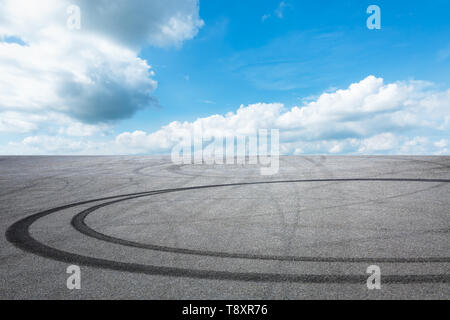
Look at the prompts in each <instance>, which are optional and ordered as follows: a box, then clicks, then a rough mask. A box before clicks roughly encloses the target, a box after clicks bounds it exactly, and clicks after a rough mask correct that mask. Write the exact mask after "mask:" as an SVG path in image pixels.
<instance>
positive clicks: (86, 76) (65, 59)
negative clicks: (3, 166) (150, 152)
mask: <svg viewBox="0 0 450 320" xmlns="http://www.w3.org/2000/svg"><path fill="white" fill-rule="evenodd" d="M71 4H76V5H78V6H79V7H80V9H81V29H80V30H69V29H68V28H67V24H66V22H67V19H68V17H69V15H68V13H67V8H68V7H69V5H71ZM198 11H199V8H198V1H197V0H154V1H145V0H133V1H130V0H118V1H114V3H112V2H110V1H104V0H98V1H88V0H78V1H68V0H42V1H28V0H4V1H2V2H1V3H0V116H1V119H2V120H1V121H0V131H4V132H30V131H33V130H37V129H39V128H40V127H41V128H42V127H46V126H47V125H48V122H49V121H51V120H52V119H54V118H55V116H54V114H59V115H60V116H64V117H66V119H67V118H70V119H72V120H73V123H72V124H69V127H72V129H73V127H74V126H77V125H78V124H77V123H84V124H88V125H94V124H99V125H100V126H104V125H105V124H107V123H111V122H113V121H116V120H119V119H124V118H129V117H131V116H132V115H133V114H135V113H136V112H137V111H138V110H140V109H143V108H147V107H149V106H151V105H152V104H155V103H156V99H155V98H154V97H153V96H152V92H153V91H154V90H155V89H156V87H157V82H156V81H155V80H154V79H152V78H153V76H154V73H153V71H152V70H151V67H150V65H149V64H148V63H147V61H145V60H143V59H141V58H139V57H138V52H139V50H140V49H141V48H142V47H143V46H146V45H156V46H170V45H175V46H179V45H181V43H182V42H183V41H184V40H187V39H191V38H192V37H194V36H195V35H196V34H197V32H198V30H199V28H200V27H201V26H202V24H203V21H202V20H201V19H200V18H199V15H198ZM65 123H66V124H67V121H65ZM78 126H79V125H78ZM72 129H70V128H65V129H64V128H63V129H62V130H63V131H64V130H66V131H67V130H68V131H67V132H71V131H72V132H73V130H72Z"/></svg>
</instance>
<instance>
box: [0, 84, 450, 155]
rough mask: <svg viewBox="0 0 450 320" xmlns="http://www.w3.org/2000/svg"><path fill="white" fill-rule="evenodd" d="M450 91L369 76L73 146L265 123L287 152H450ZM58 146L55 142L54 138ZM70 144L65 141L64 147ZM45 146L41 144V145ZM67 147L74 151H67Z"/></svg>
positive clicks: (147, 146)
mask: <svg viewBox="0 0 450 320" xmlns="http://www.w3.org/2000/svg"><path fill="white" fill-rule="evenodd" d="M449 106H450V90H446V91H437V90H435V89H434V85H433V84H431V83H425V82H420V81H406V82H395V83H388V84H385V83H384V81H383V79H381V78H376V77H374V76H369V77H367V78H366V79H363V80H362V81H360V82H358V83H354V84H352V85H350V86H349V88H347V89H345V90H336V91H335V92H332V93H330V92H327V93H324V94H322V95H320V96H319V97H318V98H317V99H316V100H313V101H309V102H306V103H305V104H304V105H302V106H294V107H292V108H290V109H287V108H285V106H284V105H283V104H281V103H257V104H252V105H248V106H240V108H239V109H238V110H237V111H236V112H230V113H227V114H225V115H211V116H209V117H205V118H199V119H197V120H195V121H193V122H179V121H175V122H172V123H170V124H168V125H167V126H164V127H162V128H161V129H159V130H157V131H155V132H151V133H147V132H144V131H135V132H124V133H121V134H120V135H118V136H117V137H116V138H115V139H114V140H113V141H107V142H101V143H93V142H89V141H85V140H83V141H85V142H83V143H78V144H76V143H75V145H74V153H85V154H155V153H165V154H168V153H170V150H171V148H172V147H173V146H174V145H175V144H177V142H178V141H179V140H180V139H181V138H183V137H185V136H186V135H187V134H190V133H198V132H202V133H203V135H204V137H205V138H208V137H211V136H228V137H232V136H243V135H253V134H255V133H256V132H257V130H258V129H279V130H280V140H281V141H280V142H281V144H280V147H281V150H280V151H281V153H282V154H303V153H325V154H326V153H331V154H448V153H449V149H448V145H449V144H448V140H447V139H443V138H442V137H447V136H449V133H450V126H449V123H448V121H447V120H446V119H447V115H448V113H449ZM32 141H33V143H34V144H33V145H32V146H33V148H35V149H32V148H31V147H30V142H29V141H25V140H24V141H22V142H20V143H16V144H13V145H10V146H8V147H5V148H3V149H0V153H14V152H13V151H12V150H16V152H20V154H23V153H33V152H32V151H33V150H40V153H52V152H54V147H53V146H52V149H47V147H46V145H45V144H46V143H48V142H49V140H48V138H40V137H34V138H33V140H32ZM53 145H56V143H54V144H53ZM70 145H71V144H70V143H66V145H65V149H64V150H65V151H66V150H67V146H70ZM38 146H39V147H38ZM66 152H67V151H66Z"/></svg>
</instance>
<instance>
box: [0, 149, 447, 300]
mask: <svg viewBox="0 0 450 320" xmlns="http://www.w3.org/2000/svg"><path fill="white" fill-rule="evenodd" d="M91 200H92V201H91ZM449 205H450V157H408V156H398V157H390V156H377V157H375V156H373V157H369V156H364V157H363V156H361V157H349V156H346V157H324V156H311V157H300V156H299V157H294V156H292V157H281V159H280V170H279V173H278V174H276V175H273V176H261V175H260V170H259V167H258V166H256V165H174V164H173V163H172V162H171V161H170V158H169V157H0V233H1V237H0V242H1V243H0V244H1V245H0V248H1V249H0V250H1V251H0V299H449V298H450V290H449V288H450V272H449V271H450V268H449V264H450V247H449V240H450V237H449V230H450V209H449ZM71 264H76V265H79V266H80V267H81V285H82V288H81V289H80V290H69V289H67V287H66V280H67V277H68V276H69V275H68V274H67V273H66V268H67V267H68V266H69V265H71ZM370 265H377V266H379V267H380V269H381V289H380V290H368V288H367V286H366V279H367V277H368V276H369V275H368V274H367V273H366V269H367V267H368V266H370Z"/></svg>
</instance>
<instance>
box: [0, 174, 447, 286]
mask: <svg viewBox="0 0 450 320" xmlns="http://www.w3.org/2000/svg"><path fill="white" fill-rule="evenodd" d="M331 181H385V182H388V181H390V182H434V183H449V182H450V180H446V179H394V178H389V179H388V178H379V179H370V178H358V179H310V180H283V181H265V182H243V183H231V184H222V185H205V186H196V187H184V188H175V189H165V190H155V191H147V192H139V193H131V194H125V195H118V196H111V197H104V198H99V199H92V200H87V201H82V202H77V203H72V204H68V205H65V206H61V207H57V208H53V209H49V210H46V211H42V212H39V213H36V214H33V215H31V216H28V217H26V218H24V219H22V220H19V221H18V222H16V223H14V224H13V225H12V226H10V227H9V228H8V230H7V231H6V238H7V240H8V241H9V242H10V243H12V244H13V245H15V246H16V247H18V248H20V249H22V250H24V251H27V252H30V253H33V254H36V255H39V256H42V257H45V258H49V259H52V260H56V261H60V262H65V263H75V264H79V265H84V266H90V267H95V268H104V269H109V270H116V271H124V272H135V273H144V274H151V275H163V276H175V277H190V278H200V279H216V280H236V281H262V282H305V283H364V282H365V281H366V279H367V276H366V275H336V274H334V275H317V274H302V275H295V274H279V273H246V272H228V271H213V270H194V269H185V268H175V267H163V266H153V265H143V264H137V263H126V262H118V261H112V260H106V259H100V258H93V257H88V256H83V255H79V254H75V253H70V252H66V251H63V250H59V249H55V248H52V247H49V246H47V245H45V244H43V243H40V242H39V241H37V240H36V239H34V238H33V237H32V236H31V235H30V232H29V228H30V226H31V225H32V224H33V223H34V222H35V221H37V220H39V219H41V218H43V217H45V216H48V215H50V214H53V213H55V212H58V211H61V210H64V209H68V208H72V207H75V206H80V205H84V204H89V203H93V202H98V201H106V200H113V199H115V200H113V201H110V202H107V203H102V204H99V205H96V206H93V207H91V208H89V209H87V210H84V211H83V212H82V213H81V214H80V215H79V218H80V219H75V218H74V220H73V224H74V225H76V226H77V227H79V225H78V224H79V223H81V225H82V224H83V223H84V221H83V219H81V218H83V215H84V218H85V217H86V216H87V215H88V214H89V213H91V212H93V211H95V210H97V209H98V208H101V207H104V206H107V205H111V204H113V203H117V202H120V201H126V200H131V199H136V198H140V197H146V196H151V195H155V194H161V193H169V192H180V191H186V190H196V189H205V188H217V187H227V186H244V185H256V184H275V183H302V182H331ZM77 221H78V222H77ZM84 225H85V224H84ZM84 231H86V230H84ZM94 232H95V231H94ZM91 236H92V235H91ZM98 236H100V237H107V238H105V239H103V240H105V241H119V242H122V243H119V244H124V243H123V242H124V241H125V242H126V243H128V244H130V243H129V241H126V240H121V239H115V238H112V239H110V238H111V237H109V236H105V235H101V234H98ZM135 244H136V243H133V244H132V246H134V245H135ZM138 245H142V244H138ZM146 246H147V245H146ZM152 247H154V246H152ZM152 250H156V249H154V248H152ZM167 250H183V251H184V250H189V249H177V248H172V249H170V248H169V249H165V251H167ZM189 251H192V250H189ZM194 251H195V250H194ZM188 253H189V252H188ZM216 254H220V255H223V254H224V253H216ZM233 255H236V254H233ZM238 255H241V254H238ZM245 256H247V258H248V256H249V255H246V254H245ZM250 256H251V255H250ZM269 257H270V256H269ZM274 257H276V256H272V257H271V260H273V258H274ZM260 258H261V256H259V257H258V256H257V255H255V259H260ZM266 258H267V256H266ZM278 258H280V259H286V257H276V259H278ZM287 258H288V259H289V258H292V257H287ZM297 258H301V257H297ZM252 259H253V257H252ZM303 259H305V258H303ZM306 259H312V260H299V261H322V262H355V261H348V260H347V259H346V258H317V257H309V258H308V257H306ZM316 259H321V260H316ZM324 259H325V260H324ZM343 259H345V260H343ZM350 259H363V260H362V261H361V262H399V261H398V259H402V258H382V259H385V261H381V260H380V259H370V258H350ZM393 259H395V260H393ZM290 261H297V260H290ZM356 262H359V261H356ZM403 262H408V263H409V262H428V263H429V262H445V263H448V262H450V258H449V257H431V258H414V259H409V258H404V261H403ZM383 282H384V283H424V282H426V283H428V282H440V283H448V282H450V275H447V274H437V275H384V276H383Z"/></svg>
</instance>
